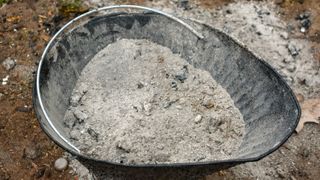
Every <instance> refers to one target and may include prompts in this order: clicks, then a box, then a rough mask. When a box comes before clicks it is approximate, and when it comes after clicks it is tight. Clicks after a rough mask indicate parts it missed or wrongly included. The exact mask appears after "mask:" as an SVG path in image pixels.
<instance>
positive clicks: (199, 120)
mask: <svg viewBox="0 0 320 180" xmlns="http://www.w3.org/2000/svg"><path fill="white" fill-rule="evenodd" d="M201 120H202V116H201V115H200V114H198V115H197V116H196V118H195V119H194V122H195V123H200V122H201Z"/></svg>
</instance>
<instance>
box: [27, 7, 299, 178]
mask: <svg viewBox="0 0 320 180" xmlns="http://www.w3.org/2000/svg"><path fill="white" fill-rule="evenodd" d="M117 7H118V8H119V7H122V8H123V7H124V8H127V7H130V8H131V7H133V8H138V9H142V10H149V11H148V12H145V13H113V14H106V13H105V11H106V10H109V9H111V8H110V7H109V8H108V7H106V8H101V9H97V10H94V11H91V12H88V13H86V14H84V15H81V16H80V17H78V18H76V19H75V20H73V21H71V22H69V23H68V24H67V25H66V26H65V27H64V28H63V29H62V30H60V31H59V32H58V33H57V34H56V35H55V36H54V37H53V39H52V40H51V41H50V42H49V44H48V45H47V47H46V49H45V51H44V53H43V55H42V59H41V61H40V64H39V67H38V72H37V79H36V81H35V86H34V91H33V101H34V107H35V111H36V114H37V117H38V119H39V122H40V124H41V127H42V128H43V130H44V131H45V132H46V134H47V135H48V136H49V137H50V138H51V139H52V140H53V141H54V142H56V143H57V144H58V145H59V146H61V147H62V148H63V149H65V150H66V151H68V152H69V153H71V154H73V155H75V156H77V157H78V159H79V160H80V161H81V162H82V163H83V164H84V165H86V166H87V167H88V168H89V169H90V170H92V171H94V172H96V174H103V172H105V173H107V174H109V173H110V172H111V171H113V172H116V173H117V174H120V175H121V176H122V175H129V176H131V175H135V176H141V177H145V176H148V175H149V176H150V177H156V176H158V175H159V176H161V177H172V176H176V175H178V176H180V175H181V174H183V175H187V176H189V175H195V174H206V173H212V171H216V170H221V169H225V168H228V167H231V166H235V165H237V164H241V163H245V162H251V161H257V160H259V159H261V158H263V157H265V156H267V155H268V154H270V153H272V152H273V151H275V150H276V149H277V148H279V147H280V146H281V145H282V144H283V143H284V142H285V141H286V140H287V139H288V138H289V137H290V135H291V134H292V133H293V131H294V129H295V128H296V125H297V123H298V120H299V118H300V107H299V105H298V103H297V100H296V98H295V96H294V94H293V92H292V90H291V89H290V87H289V86H288V85H287V84H286V83H285V82H284V80H283V79H282V78H281V77H280V75H279V74H278V73H277V72H276V71H275V70H274V69H273V68H272V67H271V66H270V65H268V64H267V63H265V61H263V60H262V59H261V58H259V57H257V56H256V55H254V54H253V53H252V52H250V51H249V50H248V49H246V48H245V47H244V46H242V45H241V44H239V43H238V42H237V41H236V40H234V39H232V38H231V37H229V36H228V35H226V34H225V33H223V32H221V31H219V30H217V29H215V28H213V27H210V26H208V25H205V24H202V23H199V22H194V21H188V22H189V23H191V24H193V25H194V26H195V27H197V31H195V30H194V29H192V28H191V27H190V26H189V25H187V24H185V23H184V22H182V21H181V20H179V21H177V19H176V18H174V17H172V16H170V15H167V14H163V13H161V12H159V11H153V10H152V9H149V8H143V7H139V6H117ZM150 10H152V11H150ZM71 26H72V27H71ZM199 32H200V33H199ZM124 38H126V39H147V40H149V41H152V42H154V43H157V44H160V45H162V46H166V47H168V48H170V49H171V50H172V52H173V53H176V54H179V55H180V56H181V57H182V58H184V59H186V60H187V61H188V62H189V63H190V64H191V65H193V66H194V67H196V68H200V69H203V70H206V71H208V72H210V74H211V75H212V77H213V78H214V79H215V80H216V81H217V82H218V83H219V84H220V85H221V86H222V87H223V88H225V89H226V90H227V92H228V93H229V94H230V96H231V98H232V99H233V101H234V102H235V105H236V107H237V108H239V110H240V112H241V113H242V115H243V118H244V121H245V136H244V139H243V142H242V144H241V147H240V148H239V150H238V152H237V153H236V155H235V158H234V159H228V160H222V161H210V162H199V163H196V162H195V163H175V164H152V165H151V164H150V165H148V164H145V165H123V164H119V163H115V162H108V161H103V160H99V159H93V158H90V157H87V156H85V155H83V154H81V152H80V151H79V150H78V149H77V148H75V147H74V146H73V145H72V144H71V143H70V140H69V136H68V132H66V130H65V128H64V124H63V119H64V118H63V117H64V114H65V112H66V110H67V109H68V107H69V98H70V96H71V93H72V90H73V88H74V86H75V84H76V81H77V79H78V77H79V75H80V73H81V71H82V70H83V68H84V67H85V66H86V64H87V63H88V62H89V61H90V60H91V59H92V58H93V57H94V56H95V55H96V53H98V52H99V51H100V50H101V49H103V48H104V47H106V46H107V45H108V44H111V43H113V42H115V41H117V40H118V39H124ZM159 176H158V177H159ZM180 177H182V176H180ZM189 177H190V176H189Z"/></svg>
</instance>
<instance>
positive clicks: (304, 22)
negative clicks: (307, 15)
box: [300, 19, 311, 29]
mask: <svg viewBox="0 0 320 180" xmlns="http://www.w3.org/2000/svg"><path fill="white" fill-rule="evenodd" d="M300 23H301V26H302V27H304V28H305V29H309V27H310V26H311V21H310V19H303V20H301V22H300Z"/></svg>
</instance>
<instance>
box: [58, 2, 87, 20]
mask: <svg viewBox="0 0 320 180" xmlns="http://www.w3.org/2000/svg"><path fill="white" fill-rule="evenodd" d="M87 10H88V8H87V7H85V6H84V4H83V1H82V0H59V11H60V13H62V14H63V15H65V16H68V15H70V14H77V13H83V12H85V11H87Z"/></svg>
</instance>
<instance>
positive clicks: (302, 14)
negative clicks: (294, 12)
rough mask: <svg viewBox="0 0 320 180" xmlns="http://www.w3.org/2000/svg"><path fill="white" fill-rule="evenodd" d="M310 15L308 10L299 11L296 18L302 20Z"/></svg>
mask: <svg viewBox="0 0 320 180" xmlns="http://www.w3.org/2000/svg"><path fill="white" fill-rule="evenodd" d="M309 17H310V13H309V12H303V13H300V14H299V15H298V16H297V17H296V19H297V20H303V19H308V18H309Z"/></svg>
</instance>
